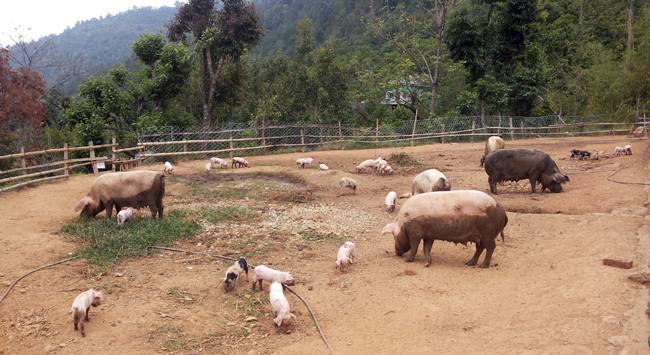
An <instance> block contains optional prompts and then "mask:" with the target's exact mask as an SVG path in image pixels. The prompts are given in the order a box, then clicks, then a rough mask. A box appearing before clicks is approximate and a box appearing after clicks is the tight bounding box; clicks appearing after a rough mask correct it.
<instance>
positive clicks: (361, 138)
mask: <svg viewBox="0 0 650 355" xmlns="http://www.w3.org/2000/svg"><path fill="white" fill-rule="evenodd" d="M509 123H510V124H509V125H507V126H500V127H480V128H476V121H474V122H472V128H469V129H463V130H455V131H445V125H444V124H441V125H440V127H439V128H441V130H440V131H439V132H433V133H417V129H416V128H418V127H417V121H416V122H415V124H414V126H413V130H412V131H411V132H409V133H407V134H402V133H396V132H389V131H385V130H380V127H379V122H377V126H376V127H375V129H363V128H352V127H344V126H341V125H340V124H339V125H338V126H336V127H335V126H325V125H289V126H264V125H263V126H261V127H252V128H250V129H233V130H222V131H214V132H208V134H210V133H212V134H214V133H218V134H223V133H230V134H231V136H230V137H229V138H227V139H206V140H196V139H195V140H178V141H167V142H142V141H140V142H139V143H138V144H137V146H135V147H129V148H123V149H117V146H118V145H117V143H116V142H115V138H114V137H113V141H112V143H111V144H103V145H93V142H88V146H84V147H68V146H67V144H66V145H64V147H63V148H58V149H46V150H41V151H35V152H25V151H24V150H21V153H18V154H9V155H4V156H0V160H6V159H20V165H19V166H20V167H15V168H12V169H9V170H5V171H0V176H2V175H5V174H16V173H21V172H22V174H20V175H17V176H10V177H7V178H3V179H0V184H7V183H11V182H14V181H18V180H26V181H24V182H21V183H18V184H14V185H10V186H6V187H3V188H0V192H4V191H7V190H10V189H14V188H17V187H21V186H26V185H28V184H32V183H37V182H43V181H49V180H54V179H60V178H67V177H68V176H69V172H70V170H72V169H74V168H78V167H81V166H87V165H91V166H92V167H93V172H94V174H98V168H97V163H110V164H111V166H112V171H116V170H120V171H122V170H127V169H129V168H131V167H132V166H133V164H142V163H143V161H144V160H145V159H147V158H157V157H166V156H168V157H174V156H184V157H185V158H187V157H188V156H189V155H203V154H218V153H229V154H230V157H231V158H232V157H233V155H234V153H237V152H241V153H243V152H246V151H251V150H252V152H253V154H259V153H262V154H264V153H266V151H267V149H272V148H273V149H277V148H292V149H293V148H296V149H300V150H301V151H302V152H304V151H305V149H306V148H308V147H310V149H311V148H314V147H315V149H319V147H320V149H328V148H329V149H331V148H332V147H333V146H335V145H336V146H339V147H340V148H338V149H345V145H346V144H348V143H350V144H372V145H373V146H375V147H379V146H380V145H384V146H386V145H389V146H390V145H397V144H401V145H409V144H410V145H413V144H414V143H415V142H416V141H418V142H420V141H425V140H439V141H440V142H442V143H444V142H445V139H448V141H449V139H453V138H462V139H465V140H466V141H472V142H473V141H475V139H484V138H485V137H487V136H493V135H495V134H500V135H503V136H507V135H509V136H510V139H516V137H543V136H546V137H563V136H567V135H590V134H609V135H611V134H624V133H628V132H629V131H630V128H631V127H632V126H634V123H590V122H582V123H574V124H561V125H549V126H545V127H524V126H523V122H522V126H521V127H516V126H514V125H513V123H512V118H510V122H509ZM287 127H293V128H295V129H299V133H296V134H291V135H275V136H267V135H266V131H267V130H268V129H282V128H287ZM588 127H592V128H598V127H601V129H596V130H592V131H585V130H584V128H588ZM607 127H609V128H607ZM305 128H319V131H320V132H319V133H320V134H305V131H304V129H305ZM324 128H327V130H325V132H324ZM602 128H606V129H602ZM616 128H618V129H616ZM330 129H332V130H336V129H338V135H336V134H334V135H332V134H328V133H327V132H329V130H330ZM429 129H432V130H433V129H434V128H429ZM576 129H578V130H579V131H575V130H576ZM251 130H261V132H262V134H261V137H253V138H234V137H233V136H232V134H233V133H236V132H246V131H251ZM344 130H345V132H346V133H349V132H351V133H352V134H343V131H344ZM567 130H572V132H571V133H569V132H568V131H567ZM311 132H313V130H312V131H311ZM324 133H325V134H324ZM190 134H194V135H197V134H198V135H201V134H205V132H180V133H162V134H147V135H141V136H139V138H140V140H142V139H143V138H155V137H165V136H170V135H171V136H172V137H173V136H178V135H190ZM278 141H283V142H288V141H293V142H295V143H279V142H278ZM269 142H275V143H274V144H268V143H269ZM210 143H221V144H223V145H225V146H226V147H227V148H224V149H205V148H206V147H207V144H210ZM238 144H239V145H241V144H245V145H247V146H245V147H237V146H236V145H238ZM188 145H190V148H193V147H192V145H199V149H197V150H192V149H189V150H188ZM164 146H171V147H172V150H174V151H163V152H156V151H153V152H151V151H147V148H148V147H150V148H154V149H155V147H164ZM174 146H178V147H179V148H173V147H174ZM181 146H182V147H181ZM325 147H327V148H325ZM106 148H110V153H109V154H110V156H95V151H96V150H97V149H106ZM201 148H203V149H201ZM163 149H164V148H163ZM83 150H87V151H89V155H90V158H77V159H69V158H68V153H69V152H74V151H83ZM134 151H135V152H136V155H135V158H134V157H133V154H132V153H131V152H134ZM53 153H63V160H59V161H54V162H48V163H45V164H40V165H32V166H29V165H27V158H28V157H33V156H37V155H43V154H53ZM74 163H78V164H74ZM71 164H74V165H71ZM16 165H18V164H16ZM60 165H63V167H61V168H54V169H47V168H50V167H55V166H60ZM42 169H45V170H42ZM34 170H36V171H35V172H32V173H28V171H34ZM38 170H41V171H38ZM58 173H62V174H60V175H54V176H47V177H42V178H39V177H41V176H43V175H50V174H58ZM32 178H37V179H32ZM30 179H31V180H30Z"/></svg>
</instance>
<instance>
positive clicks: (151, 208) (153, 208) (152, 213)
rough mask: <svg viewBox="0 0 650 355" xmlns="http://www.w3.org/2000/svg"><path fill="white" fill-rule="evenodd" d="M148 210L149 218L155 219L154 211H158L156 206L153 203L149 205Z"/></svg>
mask: <svg viewBox="0 0 650 355" xmlns="http://www.w3.org/2000/svg"><path fill="white" fill-rule="evenodd" d="M149 211H151V219H153V220H154V221H155V220H156V213H158V207H156V205H155V204H151V205H149Z"/></svg>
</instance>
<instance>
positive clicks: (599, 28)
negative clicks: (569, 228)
mask: <svg viewBox="0 0 650 355" xmlns="http://www.w3.org/2000/svg"><path fill="white" fill-rule="evenodd" d="M15 38H16V39H17V40H16V41H15V43H12V44H9V45H7V44H5V45H4V46H3V47H2V48H0V155H3V154H8V153H11V152H15V151H16V150H17V149H19V148H20V147H41V148H49V147H60V146H62V145H63V143H68V144H71V145H84V144H85V143H86V142H88V141H91V140H92V141H93V142H95V144H102V143H105V142H108V141H110V138H111V137H113V136H116V137H118V141H119V142H120V145H122V146H129V145H131V144H133V140H134V139H135V137H136V135H137V133H138V132H139V131H140V130H141V129H142V128H145V127H152V126H176V127H180V128H184V129H199V128H203V129H205V128H208V127H210V126H221V125H223V124H227V123H229V122H261V121H262V120H264V122H265V123H267V124H268V123H277V122H283V123H290V122H305V123H326V124H329V123H333V124H335V123H338V122H342V123H346V124H354V125H356V126H358V127H364V126H365V127H372V126H374V125H375V124H376V123H377V122H379V124H380V125H386V124H395V123H399V122H402V121H407V120H413V119H415V117H416V115H417V117H418V119H430V118H440V117H451V116H477V117H486V116H499V117H500V116H502V115H503V116H524V117H541V116H548V115H554V116H559V117H570V116H581V117H590V116H593V117H599V118H598V119H600V120H606V121H610V120H611V121H613V122H632V121H634V119H635V117H637V116H638V115H644V114H645V112H646V110H647V107H648V104H650V91H649V83H650V50H649V48H648V47H649V45H650V6H649V5H648V4H647V3H645V2H636V1H635V0H624V1H623V0H610V1H604V0H559V1H551V0H404V1H397V0H393V1H390V0H389V1H386V2H385V3H378V2H375V1H372V0H370V1H368V0H352V1H341V0H333V1H323V0H278V1H276V0H273V1H270V0H260V1H256V2H249V1H245V0H224V1H214V0H189V1H188V2H186V3H177V4H176V7H175V8H169V7H166V8H159V9H152V8H139V9H138V8H134V9H133V10H129V11H127V12H124V13H120V14H117V15H111V16H106V17H102V18H100V19H93V20H90V21H84V22H79V23H77V25H76V26H75V27H74V28H69V29H66V30H65V31H64V32H63V33H62V34H61V35H58V36H51V37H46V38H43V39H39V40H36V41H31V40H28V39H27V38H26V37H24V36H16V37H15Z"/></svg>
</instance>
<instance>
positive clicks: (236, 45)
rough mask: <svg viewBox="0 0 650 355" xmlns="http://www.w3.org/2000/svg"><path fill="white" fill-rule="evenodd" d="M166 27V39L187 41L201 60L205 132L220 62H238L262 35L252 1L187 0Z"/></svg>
mask: <svg viewBox="0 0 650 355" xmlns="http://www.w3.org/2000/svg"><path fill="white" fill-rule="evenodd" d="M167 29H168V37H169V39H170V40H172V41H174V42H183V43H189V42H190V41H191V42H192V43H193V44H194V45H195V50H196V51H197V53H198V55H199V58H200V60H201V95H202V101H203V120H202V126H203V129H204V130H205V131H207V130H208V129H209V127H210V124H211V122H212V108H213V105H214V95H215V92H216V90H217V84H218V82H219V80H220V79H221V75H222V70H223V67H224V65H225V64H226V62H227V61H238V60H239V59H240V57H241V56H242V55H243V54H244V53H245V51H246V50H247V49H248V48H252V47H254V46H255V45H257V43H259V41H260V36H261V35H262V34H263V30H262V26H261V25H260V21H259V15H258V14H257V12H256V11H255V4H253V3H252V2H250V3H249V2H247V1H246V0H224V1H223V3H222V6H220V7H218V6H217V2H216V1H214V0H190V1H189V2H188V3H185V4H183V5H181V6H180V7H179V8H178V12H177V13H176V16H175V18H174V19H173V20H172V21H171V22H169V23H168V24H167Z"/></svg>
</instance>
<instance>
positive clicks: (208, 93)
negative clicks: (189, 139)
mask: <svg viewBox="0 0 650 355" xmlns="http://www.w3.org/2000/svg"><path fill="white" fill-rule="evenodd" d="M224 61H225V57H224V56H223V55H222V56H221V58H219V63H218V64H217V69H216V71H215V69H214V67H213V63H212V53H211V52H210V48H206V49H204V50H203V56H202V57H201V72H202V73H201V74H202V75H201V94H202V96H203V122H201V123H202V124H201V126H202V127H201V128H202V129H201V130H202V132H203V133H202V137H201V138H202V139H203V140H206V139H208V131H210V125H211V123H212V107H213V106H214V92H215V90H216V89H217V81H218V80H219V77H220V76H221V69H222V68H223V63H224ZM208 79H209V82H208ZM206 147H207V143H203V144H202V146H201V150H207V149H206Z"/></svg>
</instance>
